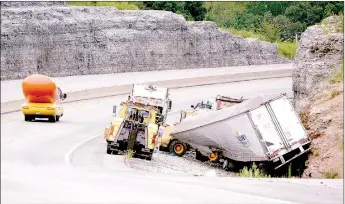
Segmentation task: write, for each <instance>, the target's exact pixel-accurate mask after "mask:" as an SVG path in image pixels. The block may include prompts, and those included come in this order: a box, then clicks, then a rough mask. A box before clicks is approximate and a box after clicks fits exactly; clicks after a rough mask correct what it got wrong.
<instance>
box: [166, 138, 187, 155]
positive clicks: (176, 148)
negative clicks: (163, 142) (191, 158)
mask: <svg viewBox="0 0 345 204" xmlns="http://www.w3.org/2000/svg"><path fill="white" fill-rule="evenodd" d="M169 151H170V153H172V152H173V153H174V154H175V155H177V156H179V157H182V156H183V155H184V154H186V151H187V146H186V144H184V143H183V142H180V141H178V140H174V141H172V142H171V144H170V146H169Z"/></svg>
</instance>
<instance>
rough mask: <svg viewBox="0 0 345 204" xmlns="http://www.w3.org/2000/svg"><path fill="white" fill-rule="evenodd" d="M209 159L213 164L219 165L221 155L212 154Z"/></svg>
mask: <svg viewBox="0 0 345 204" xmlns="http://www.w3.org/2000/svg"><path fill="white" fill-rule="evenodd" d="M208 159H209V160H210V161H212V162H215V163H217V162H218V161H219V159H220V155H219V153H218V152H212V153H210V154H209V155H208Z"/></svg>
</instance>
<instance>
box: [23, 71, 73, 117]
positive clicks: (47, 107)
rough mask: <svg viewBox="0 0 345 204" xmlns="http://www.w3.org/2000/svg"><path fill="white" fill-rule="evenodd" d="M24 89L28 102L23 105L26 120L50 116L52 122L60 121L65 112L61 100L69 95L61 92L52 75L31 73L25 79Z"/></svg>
mask: <svg viewBox="0 0 345 204" xmlns="http://www.w3.org/2000/svg"><path fill="white" fill-rule="evenodd" d="M22 90H23V94H24V97H25V98H26V103H25V104H23V106H22V112H23V114H24V117H25V121H32V120H35V119H36V118H48V119H49V121H51V122H55V121H59V119H60V117H61V116H62V115H63V113H64V110H63V107H62V106H61V102H62V100H64V99H65V98H66V97H67V95H66V94H63V93H62V92H61V89H60V88H59V87H57V86H56V84H55V82H54V81H53V80H52V79H51V78H50V77H48V76H45V75H40V74H34V75H30V76H28V77H26V78H25V79H24V80H23V82H22Z"/></svg>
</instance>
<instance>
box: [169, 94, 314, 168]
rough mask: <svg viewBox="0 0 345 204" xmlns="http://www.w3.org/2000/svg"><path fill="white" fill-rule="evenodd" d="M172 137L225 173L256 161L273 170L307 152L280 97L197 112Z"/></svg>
mask: <svg viewBox="0 0 345 204" xmlns="http://www.w3.org/2000/svg"><path fill="white" fill-rule="evenodd" d="M172 135H173V136H174V137H175V138H177V139H179V140H181V141H183V142H186V143H189V144H190V145H191V146H192V147H193V148H194V149H196V150H197V152H199V153H201V154H202V155H203V156H205V157H208V158H209V160H211V161H214V162H219V163H220V164H222V166H223V168H224V169H229V170H238V169H239V168H241V167H242V166H243V164H245V163H252V162H256V163H259V164H263V165H264V166H268V167H269V168H270V169H272V170H273V171H274V170H277V169H279V168H281V167H282V166H284V165H286V164H288V163H289V162H291V161H292V160H294V159H296V158H297V157H300V156H301V155H305V153H306V152H308V151H310V149H311V148H310V142H311V139H310V138H309V137H308V135H307V133H306V131H305V129H304V127H303V125H302V123H301V121H300V119H299V117H298V115H297V114H296V112H295V111H294V108H293V106H292V104H291V102H290V101H289V99H288V97H287V96H286V95H285V94H282V95H280V96H270V95H261V96H258V97H255V98H252V99H249V100H246V101H243V102H240V103H238V104H237V105H232V106H230V107H225V108H221V109H220V110H217V111H207V112H202V113H199V114H198V115H195V116H192V117H188V118H187V119H185V120H182V121H181V122H180V123H178V124H176V125H175V129H174V131H173V132H172Z"/></svg>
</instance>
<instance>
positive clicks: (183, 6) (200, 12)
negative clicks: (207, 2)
mask: <svg viewBox="0 0 345 204" xmlns="http://www.w3.org/2000/svg"><path fill="white" fill-rule="evenodd" d="M143 5H144V9H146V10H164V11H171V12H173V13H178V14H182V15H183V16H184V17H185V18H186V19H188V20H196V21H201V20H204V18H205V15H206V12H207V11H206V8H205V6H204V2H200V1H194V2H189V1H188V2H182V1H145V2H143Z"/></svg>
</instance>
